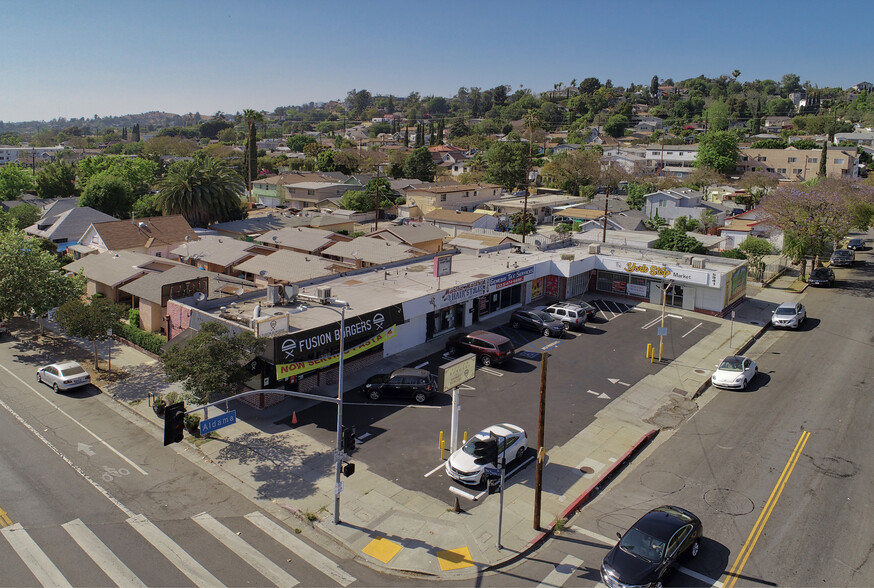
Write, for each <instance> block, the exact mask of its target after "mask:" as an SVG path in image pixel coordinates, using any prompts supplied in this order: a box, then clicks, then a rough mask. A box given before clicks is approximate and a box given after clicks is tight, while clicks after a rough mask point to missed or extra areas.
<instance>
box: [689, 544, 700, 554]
mask: <svg viewBox="0 0 874 588" xmlns="http://www.w3.org/2000/svg"><path fill="white" fill-rule="evenodd" d="M700 550H701V542H700V541H695V543H693V544H692V549H690V550H689V555H691V556H692V557H697V556H698V551H700Z"/></svg>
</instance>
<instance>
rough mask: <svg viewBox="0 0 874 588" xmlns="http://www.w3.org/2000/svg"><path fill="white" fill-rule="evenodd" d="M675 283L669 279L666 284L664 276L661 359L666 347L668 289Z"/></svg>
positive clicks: (660, 331) (660, 332)
mask: <svg viewBox="0 0 874 588" xmlns="http://www.w3.org/2000/svg"><path fill="white" fill-rule="evenodd" d="M673 285H674V280H668V283H667V285H665V280H664V278H662V286H663V287H662V324H661V328H660V329H659V361H661V360H662V349H663V348H664V343H665V336H664V334H663V333H664V332H665V306H666V305H667V303H668V289H670V288H671V286H673Z"/></svg>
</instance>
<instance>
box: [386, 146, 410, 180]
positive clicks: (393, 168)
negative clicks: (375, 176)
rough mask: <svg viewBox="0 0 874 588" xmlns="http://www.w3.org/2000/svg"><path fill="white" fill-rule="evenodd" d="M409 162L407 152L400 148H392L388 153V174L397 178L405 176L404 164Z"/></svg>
mask: <svg viewBox="0 0 874 588" xmlns="http://www.w3.org/2000/svg"><path fill="white" fill-rule="evenodd" d="M406 163H407V154H406V153H405V152H403V151H401V150H400V149H395V150H392V151H391V152H390V153H389V154H388V175H390V176H391V177H393V178H395V179H397V178H402V177H404V165H405V164H406Z"/></svg>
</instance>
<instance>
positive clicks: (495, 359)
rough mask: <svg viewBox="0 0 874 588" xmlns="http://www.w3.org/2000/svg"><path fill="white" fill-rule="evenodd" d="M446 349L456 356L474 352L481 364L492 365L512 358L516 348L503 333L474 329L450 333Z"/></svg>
mask: <svg viewBox="0 0 874 588" xmlns="http://www.w3.org/2000/svg"><path fill="white" fill-rule="evenodd" d="M446 351H448V352H449V353H451V354H452V355H454V356H456V357H458V356H460V355H464V354H465V353H473V354H474V355H476V359H477V361H479V362H480V363H481V364H483V365H492V364H493V363H494V364H499V363H504V362H505V361H507V360H508V359H512V358H513V355H515V353H516V348H515V347H513V342H512V341H510V340H509V339H507V338H506V337H504V336H503V335H498V334H497V333H492V332H490V331H473V332H471V333H455V334H453V335H450V336H449V339H448V340H447V341H446Z"/></svg>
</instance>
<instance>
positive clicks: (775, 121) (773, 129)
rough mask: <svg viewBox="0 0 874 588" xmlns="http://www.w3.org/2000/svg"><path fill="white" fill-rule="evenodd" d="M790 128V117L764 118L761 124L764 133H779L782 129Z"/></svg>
mask: <svg viewBox="0 0 874 588" xmlns="http://www.w3.org/2000/svg"><path fill="white" fill-rule="evenodd" d="M791 128H792V117H791V116H766V117H765V120H764V121H763V122H762V130H763V131H765V132H766V133H779V132H780V131H782V130H783V129H791Z"/></svg>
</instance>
